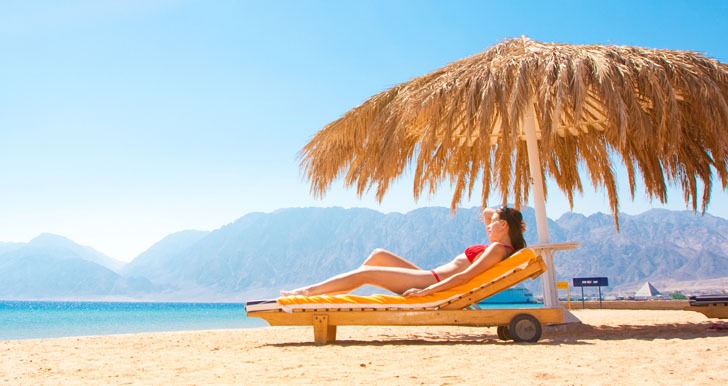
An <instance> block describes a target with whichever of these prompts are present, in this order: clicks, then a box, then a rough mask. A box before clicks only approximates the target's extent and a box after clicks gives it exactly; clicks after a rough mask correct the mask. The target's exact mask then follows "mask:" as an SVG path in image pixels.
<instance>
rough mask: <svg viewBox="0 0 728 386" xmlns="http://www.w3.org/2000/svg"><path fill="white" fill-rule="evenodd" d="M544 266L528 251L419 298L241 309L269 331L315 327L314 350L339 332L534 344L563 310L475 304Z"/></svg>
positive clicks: (271, 303)
mask: <svg viewBox="0 0 728 386" xmlns="http://www.w3.org/2000/svg"><path fill="white" fill-rule="evenodd" d="M545 270H546V264H545V263H544V262H543V260H542V259H541V257H540V256H537V255H536V254H535V253H534V252H533V251H532V250H531V249H522V250H520V251H518V252H516V253H515V254H513V255H512V256H510V257H509V258H508V259H506V260H504V261H501V262H500V263H498V264H496V265H495V266H493V267H492V268H490V269H488V270H487V271H486V272H484V273H483V274H481V275H479V276H478V277H476V278H474V279H473V280H471V281H469V282H468V283H465V284H462V285H459V286H457V287H454V288H451V289H449V290H446V291H441V292H438V293H435V294H432V295H428V296H422V297H411V298H405V297H402V296H396V295H371V296H357V295H320V296H287V297H280V298H278V299H273V300H256V301H250V302H247V303H246V305H245V308H246V311H247V315H248V316H249V317H255V318H261V319H265V320H266V321H267V322H268V323H269V324H270V325H271V326H313V330H314V341H315V343H316V344H318V345H321V344H326V343H329V342H333V341H335V340H336V327H337V326H345V325H348V326H354V325H355V326H365V325H378V326H385V325H389V326H392V325H402V326H443V325H458V326H477V327H492V326H498V330H497V331H498V337H499V338H500V339H502V340H510V339H513V340H514V341H517V342H536V341H538V340H539V339H540V338H541V325H543V324H558V323H562V322H563V309H562V308H560V307H559V308H507V309H487V310H483V309H478V308H477V303H478V302H479V301H481V300H483V299H485V298H487V297H489V296H492V295H495V294H496V293H498V292H501V291H503V290H505V289H508V288H510V287H512V286H514V285H516V284H518V283H520V282H522V281H524V280H526V279H528V278H532V279H535V278H536V277H538V276H540V275H541V274H542V273H543V272H544V271H545Z"/></svg>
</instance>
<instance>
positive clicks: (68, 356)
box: [0, 309, 728, 385]
mask: <svg viewBox="0 0 728 386" xmlns="http://www.w3.org/2000/svg"><path fill="white" fill-rule="evenodd" d="M574 314H575V315H576V316H577V317H579V318H580V319H581V320H582V322H583V323H582V324H580V325H571V326H569V327H568V328H550V329H547V330H546V331H544V335H543V337H542V339H541V341H540V342H538V343H533V344H517V343H513V342H503V341H500V340H498V338H497V336H496V331H495V328H466V327H340V328H339V333H338V337H339V341H338V342H337V344H333V345H328V346H323V347H317V346H314V345H313V342H312V340H313V333H312V331H311V329H310V328H305V327H265V328H257V329H241V330H222V331H196V332H173V333H152V334H133V335H116V336H100V337H82V338H60V339H38V340H22V341H0V359H1V361H0V363H2V364H0V383H2V384H12V385H30V384H33V385H38V384H43V385H56V384H64V385H67V384H106V385H116V384H118V385H123V384H134V385H139V384H149V385H161V384H184V385H210V384H214V385H221V384H222V385H226V384H253V383H255V384H288V385H290V384H313V383H316V384H318V383H323V382H335V383H336V384H353V385H358V384H367V385H371V384H382V385H385V384H386V385H397V384H401V385H409V384H416V385H460V384H471V385H487V384H513V385H519V384H523V385H530V384H558V385H570V384H575V385H585V384H589V385H607V384H641V385H652V384H654V385H683V384H692V385H715V384H728V330H726V327H728V322H726V321H720V320H717V319H708V318H706V317H705V316H703V315H702V314H699V313H695V312H688V311H677V310H589V309H587V310H576V311H574Z"/></svg>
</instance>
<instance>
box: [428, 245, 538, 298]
mask: <svg viewBox="0 0 728 386" xmlns="http://www.w3.org/2000/svg"><path fill="white" fill-rule="evenodd" d="M544 272H546V263H545V262H544V261H543V259H542V258H541V256H537V255H536V254H535V253H534V252H533V251H532V250H530V249H522V250H520V251H518V252H516V253H515V254H513V255H512V256H511V257H509V258H508V259H506V260H504V261H502V262H500V263H498V264H496V265H495V266H493V268H491V269H489V270H488V271H486V272H484V273H483V274H482V275H480V276H479V279H480V280H479V281H480V282H481V283H482V284H481V285H480V286H478V287H475V288H473V289H472V290H470V291H469V292H467V293H464V294H463V295H462V296H460V297H459V298H456V299H452V300H449V301H447V302H445V303H444V304H441V305H440V306H439V307H438V308H439V309H441V310H459V309H463V308H466V307H469V306H471V305H473V304H475V303H478V302H479V301H481V300H483V299H485V298H488V297H490V296H493V295H495V294H497V293H499V292H501V291H504V290H506V289H508V288H511V287H513V286H514V285H516V284H518V283H520V282H522V281H524V280H526V279H529V278H530V279H535V278H537V277H539V276H541V274H542V273H544Z"/></svg>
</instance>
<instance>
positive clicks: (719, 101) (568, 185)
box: [300, 37, 728, 221]
mask: <svg viewBox="0 0 728 386" xmlns="http://www.w3.org/2000/svg"><path fill="white" fill-rule="evenodd" d="M531 106H533V110H531V111H534V112H535V115H536V122H537V124H538V127H537V136H538V138H539V152H540V159H541V165H540V166H541V170H542V173H543V174H544V175H545V176H549V177H551V178H553V180H554V181H555V182H556V183H557V184H558V186H559V188H560V189H561V190H562V191H563V192H564V193H565V194H566V195H567V197H568V199H569V203H570V205H572V207H573V199H574V193H575V192H579V193H581V192H582V191H583V190H582V189H583V187H582V181H581V179H580V176H579V169H580V168H584V169H585V170H586V171H587V172H588V174H589V177H590V179H591V183H592V185H593V186H594V188H595V189H596V188H603V189H605V190H606V192H607V194H608V197H609V201H610V206H611V209H612V212H613V214H614V216H615V221H616V220H617V217H616V216H617V213H618V208H619V202H618V197H617V187H616V183H617V181H616V179H615V171H614V170H615V168H614V160H613V158H615V157H613V156H614V155H618V156H620V157H621V161H622V162H623V163H624V165H625V167H626V170H627V173H628V177H629V185H630V191H631V194H632V199H634V194H635V184H636V180H637V174H640V175H641V176H642V179H643V181H644V186H645V191H646V194H647V195H648V198H649V199H650V200H652V199H655V198H657V199H658V200H659V201H660V202H663V203H664V202H666V200H667V187H668V185H675V186H679V187H681V188H682V191H683V192H684V199H685V202H686V204H687V205H691V206H692V208H693V210H695V211H697V209H698V203H700V209H701V210H702V211H704V210H705V207H706V205H708V203H709V201H710V193H711V188H712V185H713V181H712V177H713V174H714V171H715V173H716V174H717V176H718V178H719V179H720V182H721V184H722V187H723V189H726V184H727V183H728V65H726V64H724V63H720V62H718V61H716V60H714V59H710V58H706V57H704V56H703V55H701V54H698V53H694V52H688V51H673V50H657V49H646V48H638V47H626V46H614V45H609V46H605V45H567V44H553V43H540V42H536V41H533V40H530V39H528V38H525V37H523V38H517V39H512V40H506V41H504V42H502V43H501V44H498V45H496V46H494V47H492V48H490V49H488V50H486V51H483V52H481V53H478V54H475V55H472V56H470V57H467V58H464V59H461V60H458V61H456V62H453V63H451V64H449V65H447V66H445V67H443V68H441V69H439V70H436V71H434V72H432V73H429V74H427V75H423V76H420V77H418V78H414V79H412V80H410V81H408V82H405V83H402V84H400V85H397V86H395V87H393V88H391V89H389V90H386V91H384V92H381V93H379V94H377V95H375V96H373V97H371V98H370V99H369V100H367V101H366V102H364V103H363V104H361V105H360V106H358V107H356V108H354V109H352V110H350V111H349V112H347V113H346V114H344V115H343V116H342V117H341V118H340V119H338V120H336V121H334V122H332V123H330V124H328V125H327V126H326V127H324V128H323V129H322V130H321V131H319V132H318V133H316V134H315V136H314V137H313V138H312V139H311V141H310V142H309V143H308V144H307V145H306V146H305V147H304V148H303V149H302V150H301V153H300V157H301V167H302V169H303V170H304V173H305V175H306V177H307V178H308V179H309V180H310V181H311V190H312V193H313V194H314V195H316V196H318V197H321V196H323V195H324V194H325V192H326V190H327V188H328V187H329V186H330V185H331V183H332V182H333V181H335V180H336V179H338V178H341V177H343V180H344V184H345V185H346V186H347V187H353V186H355V187H356V191H357V193H358V194H359V195H360V196H361V195H362V194H363V193H364V192H366V191H368V190H370V189H372V188H373V187H375V188H376V197H377V199H379V200H380V201H381V199H382V198H383V196H384V194H385V192H386V191H387V189H388V188H389V186H390V184H391V183H392V182H393V181H394V180H396V179H397V178H398V177H399V176H401V175H402V174H403V172H404V171H405V168H407V167H408V165H413V166H414V196H415V198H419V197H420V195H421V194H422V193H423V192H424V191H428V192H430V193H432V192H434V191H435V189H436V188H437V186H438V185H439V184H440V183H442V182H443V181H445V180H446V179H449V182H450V184H451V185H452V186H453V187H454V195H453V198H452V204H451V205H452V209H453V210H454V209H455V208H456V206H457V205H458V203H459V202H460V201H461V200H462V198H463V196H464V194H466V193H467V196H468V197H471V195H472V194H473V191H474V189H475V188H476V185H477V182H478V181H480V185H481V187H480V190H481V197H482V202H483V203H484V204H485V203H486V202H487V201H488V197H489V196H490V194H491V193H492V192H494V191H495V192H497V193H498V194H499V195H500V197H503V200H504V201H505V200H507V199H508V197H512V198H513V199H514V201H515V205H516V206H517V207H520V206H521V205H522V204H523V203H525V202H527V201H528V196H529V189H530V188H529V183H528V182H529V180H530V175H529V174H530V173H529V168H528V157H527V154H526V145H525V143H524V141H522V140H520V139H522V137H523V135H524V133H523V128H522V126H523V115H524V113H527V112H528V111H529V110H530V109H531ZM544 188H545V187H544ZM700 189H702V196H701V197H700V198H699V197H698V194H699V190H700Z"/></svg>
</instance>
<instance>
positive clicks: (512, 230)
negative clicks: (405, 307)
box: [281, 207, 526, 297]
mask: <svg viewBox="0 0 728 386" xmlns="http://www.w3.org/2000/svg"><path fill="white" fill-rule="evenodd" d="M483 221H484V222H485V229H486V232H487V233H488V239H489V240H490V242H491V244H490V245H473V246H470V247H468V248H467V249H466V250H465V252H464V253H462V254H460V255H458V256H456V257H455V259H453V260H452V261H451V262H449V263H447V264H444V265H441V266H439V267H437V268H435V269H432V270H429V271H427V270H424V269H422V268H420V267H418V266H416V265H415V264H413V263H411V262H409V261H407V260H405V259H403V258H401V257H399V256H397V255H395V254H393V253H391V252H389V251H386V250H384V249H375V250H374V251H373V252H372V253H371V254H370V255H369V257H367V259H366V260H365V261H364V263H363V264H362V265H361V267H359V268H357V269H355V270H353V271H349V272H346V273H343V274H341V275H337V276H334V277H332V278H330V279H328V280H325V281H323V282H321V283H318V284H313V285H310V286H307V287H302V288H298V289H295V290H292V291H281V295H282V296H293V295H306V296H312V295H324V294H326V295H335V294H341V293H349V292H351V291H353V290H355V289H357V288H359V287H361V286H363V285H374V286H377V287H382V288H384V289H387V290H389V291H392V292H394V293H398V294H402V295H403V296H405V297H410V296H425V295H429V294H432V293H435V292H439V291H443V290H446V289H448V288H452V287H455V286H457V285H459V284H462V283H466V282H468V281H469V280H470V279H472V278H474V277H476V276H478V275H480V274H481V273H483V272H485V271H486V270H487V269H488V268H490V267H492V266H494V265H495V264H496V263H498V262H500V261H501V260H503V259H505V258H507V257H508V256H510V255H512V254H513V253H514V252H515V251H517V250H519V249H522V248H524V247H525V246H526V241H525V240H524V239H523V232H524V231H525V230H526V225H525V223H524V222H523V216H522V215H521V212H519V211H518V210H516V209H513V208H508V207H503V208H501V209H497V210H496V209H492V208H486V209H484V210H483Z"/></svg>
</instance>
